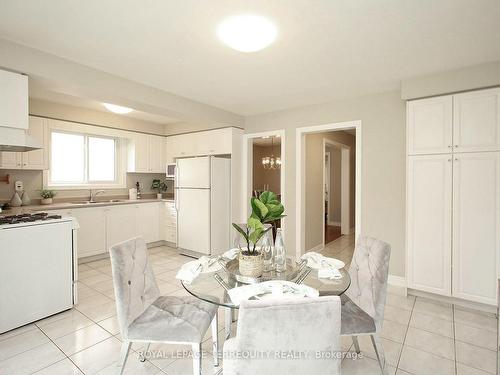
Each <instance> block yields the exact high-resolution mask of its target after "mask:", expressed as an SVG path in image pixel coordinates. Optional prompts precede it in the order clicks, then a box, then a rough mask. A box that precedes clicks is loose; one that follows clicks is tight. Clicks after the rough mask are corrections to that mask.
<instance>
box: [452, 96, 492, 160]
mask: <svg viewBox="0 0 500 375" xmlns="http://www.w3.org/2000/svg"><path fill="white" fill-rule="evenodd" d="M453 146H454V149H455V150H454V151H455V152H468V151H496V150H500V89H499V88H496V89H489V90H481V91H472V92H466V93H463V94H457V95H454V96H453Z"/></svg>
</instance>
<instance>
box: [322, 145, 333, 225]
mask: <svg viewBox="0 0 500 375" xmlns="http://www.w3.org/2000/svg"><path fill="white" fill-rule="evenodd" d="M331 159H332V153H331V152H330V151H326V144H324V145H323V160H324V163H325V164H324V166H323V203H324V199H325V198H326V197H328V200H327V204H326V212H325V204H323V221H324V220H325V217H328V221H327V223H326V224H327V225H329V224H330V201H331V200H332V187H331V186H330V185H331V184H330V182H331V179H332V175H331V169H332V167H331V165H332V163H331ZM327 185H328V194H326V190H327V189H326V187H327Z"/></svg>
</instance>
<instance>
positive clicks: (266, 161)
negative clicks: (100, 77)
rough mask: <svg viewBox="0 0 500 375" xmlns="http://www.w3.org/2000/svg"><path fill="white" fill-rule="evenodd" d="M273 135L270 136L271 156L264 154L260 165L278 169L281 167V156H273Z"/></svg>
mask: <svg viewBox="0 0 500 375" xmlns="http://www.w3.org/2000/svg"><path fill="white" fill-rule="evenodd" d="M273 151H274V136H273V137H272V138H271V156H264V157H263V158H262V166H263V167H264V169H279V168H281V158H280V157H279V156H277V157H275V156H274V153H273Z"/></svg>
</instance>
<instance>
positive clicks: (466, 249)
mask: <svg viewBox="0 0 500 375" xmlns="http://www.w3.org/2000/svg"><path fill="white" fill-rule="evenodd" d="M406 123H407V153H408V157H407V162H408V164H407V181H406V183H407V193H406V194H407V225H406V227H407V267H406V268H407V274H408V287H409V288H412V289H417V290H422V291H426V292H431V293H435V294H440V295H444V296H452V297H457V298H462V299H466V300H469V301H474V302H480V303H485V304H491V305H493V304H496V303H497V301H496V299H497V292H496V285H497V282H496V280H497V278H499V277H500V88H494V89H486V90H478V91H471V92H466V93H460V94H455V95H446V96H440V97H433V98H428V99H419V100H413V101H409V102H408V103H407V120H406Z"/></svg>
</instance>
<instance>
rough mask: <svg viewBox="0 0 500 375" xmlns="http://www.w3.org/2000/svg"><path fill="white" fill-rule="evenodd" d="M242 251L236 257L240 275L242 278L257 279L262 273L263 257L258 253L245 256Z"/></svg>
mask: <svg viewBox="0 0 500 375" xmlns="http://www.w3.org/2000/svg"><path fill="white" fill-rule="evenodd" d="M243 251H245V250H243V249H242V251H241V252H240V255H239V257H238V261H239V270H240V274H241V275H243V276H250V277H259V276H261V275H262V272H264V256H263V254H262V253H260V252H255V255H245V254H243Z"/></svg>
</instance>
